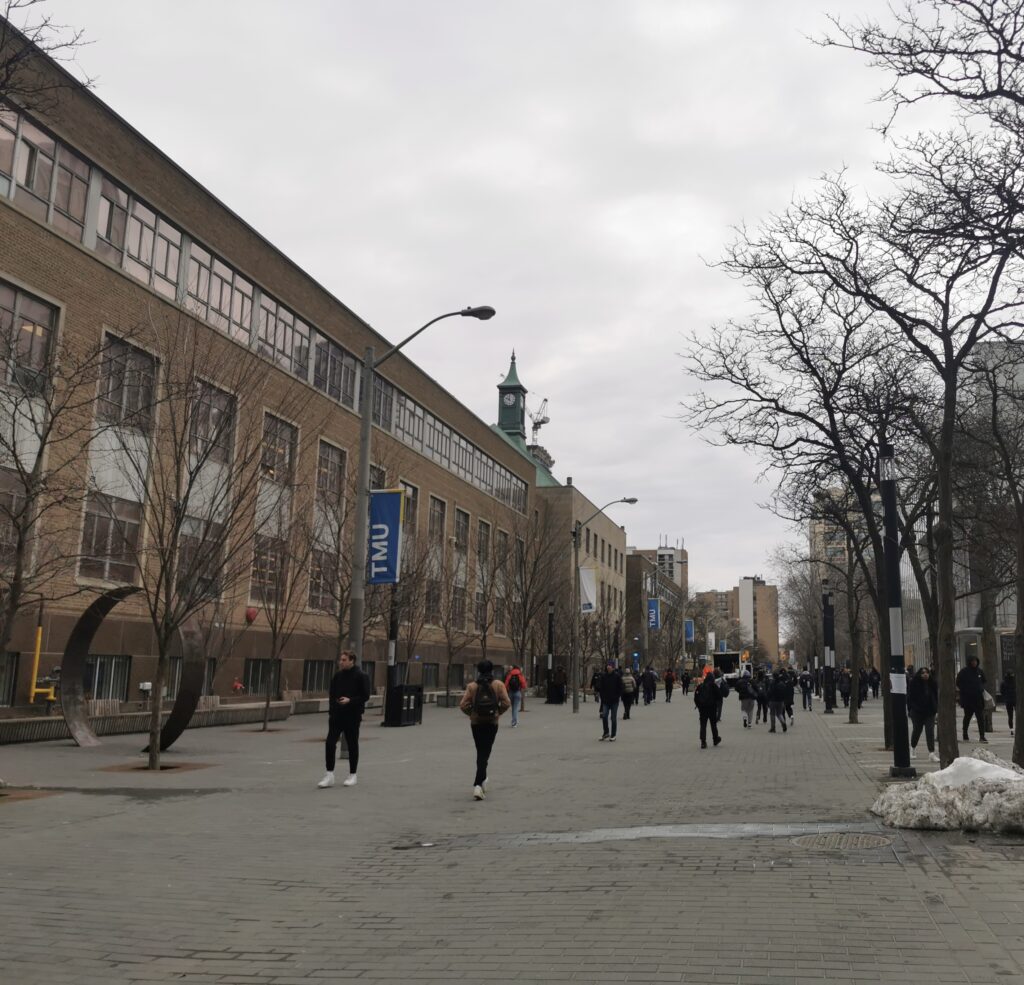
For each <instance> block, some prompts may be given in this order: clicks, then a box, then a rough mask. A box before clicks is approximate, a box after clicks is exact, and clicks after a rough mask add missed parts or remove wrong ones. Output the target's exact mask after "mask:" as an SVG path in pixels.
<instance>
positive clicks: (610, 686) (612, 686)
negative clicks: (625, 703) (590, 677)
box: [597, 660, 622, 742]
mask: <svg viewBox="0 0 1024 985" xmlns="http://www.w3.org/2000/svg"><path fill="white" fill-rule="evenodd" d="M597 693H598V694H599V695H600V697H601V727H602V729H603V730H604V734H603V735H602V736H601V741H602V742H604V740H605V739H608V740H609V741H611V742H614V741H615V733H616V732H617V731H618V724H619V701H621V700H622V675H621V674H620V673H619V672H618V671H617V670H616V669H615V661H614V660H609V661H608V663H607V665H606V666H605V670H604V673H603V674H602V675H601V678H600V680H599V681H598V682H597ZM609 718H610V719H611V732H610V733H609V730H608V720H609Z"/></svg>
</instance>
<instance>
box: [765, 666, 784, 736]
mask: <svg viewBox="0 0 1024 985" xmlns="http://www.w3.org/2000/svg"><path fill="white" fill-rule="evenodd" d="M788 695H789V686H788V685H787V683H786V679H785V675H784V674H783V673H781V672H777V673H776V674H775V676H774V677H773V678H772V682H771V684H770V685H769V688H768V710H769V711H770V712H771V719H772V727H771V728H770V729H768V731H769V732H774V731H775V723H776V722H781V723H782V731H783V732H785V731H786V698H787V697H788Z"/></svg>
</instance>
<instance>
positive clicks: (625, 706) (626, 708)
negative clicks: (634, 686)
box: [622, 694, 633, 721]
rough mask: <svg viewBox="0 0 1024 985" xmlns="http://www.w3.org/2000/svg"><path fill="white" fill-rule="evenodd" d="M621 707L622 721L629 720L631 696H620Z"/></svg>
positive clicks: (631, 704)
mask: <svg viewBox="0 0 1024 985" xmlns="http://www.w3.org/2000/svg"><path fill="white" fill-rule="evenodd" d="M622 707H623V709H624V710H623V712H622V720H623V721H625V720H626V719H627V718H629V709H630V708H632V707H633V695H632V694H623V695H622Z"/></svg>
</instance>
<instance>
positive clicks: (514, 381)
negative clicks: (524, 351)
mask: <svg viewBox="0 0 1024 985" xmlns="http://www.w3.org/2000/svg"><path fill="white" fill-rule="evenodd" d="M498 427H500V428H501V430H502V431H504V432H505V433H506V434H510V435H513V434H514V435H519V437H520V438H522V439H523V440H524V441H525V440H526V387H524V386H523V384H522V383H520V382H519V377H518V376H517V375H516V354H515V350H513V352H512V364H511V365H510V366H509V368H508V375H507V376H506V377H505V379H504V380H502V382H501V383H499V384H498Z"/></svg>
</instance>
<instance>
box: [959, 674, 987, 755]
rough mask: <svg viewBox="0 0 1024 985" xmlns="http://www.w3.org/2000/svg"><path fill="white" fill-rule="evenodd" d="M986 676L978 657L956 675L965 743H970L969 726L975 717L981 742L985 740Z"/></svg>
mask: <svg viewBox="0 0 1024 985" xmlns="http://www.w3.org/2000/svg"><path fill="white" fill-rule="evenodd" d="M985 683H986V682H985V674H984V672H983V671H982V669H981V667H979V666H978V658H977V657H969V658H968V660H967V666H966V667H964V668H963V670H961V671H960V673H959V674H957V675H956V689H957V691H958V692H959V693H960V707H961V708H963V710H964V742H969V741H970V736H969V735H968V734H967V726H968V725H969V724H970V722H971V718H972V717H973V718H974V719H975V720H976V721H977V723H978V734H979V736H980V738H979V740H978V741H979V742H985V743H987V742H988V739H986V738H985Z"/></svg>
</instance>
